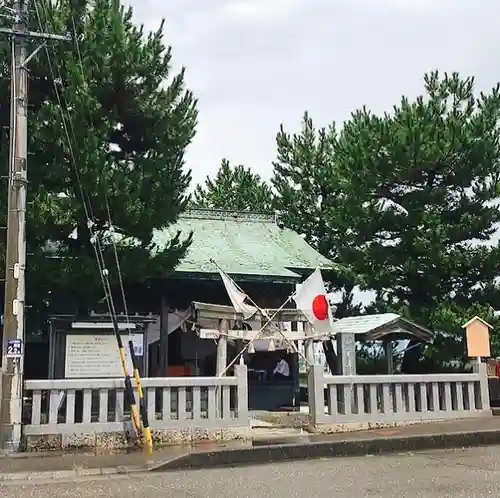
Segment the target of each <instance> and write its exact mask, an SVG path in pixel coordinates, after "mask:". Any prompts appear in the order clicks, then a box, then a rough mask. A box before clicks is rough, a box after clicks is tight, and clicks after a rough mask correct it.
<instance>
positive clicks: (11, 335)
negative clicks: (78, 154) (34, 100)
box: [0, 0, 68, 451]
mask: <svg viewBox="0 0 500 498" xmlns="http://www.w3.org/2000/svg"><path fill="white" fill-rule="evenodd" d="M3 9H4V10H5V9H7V12H8V13H9V14H11V16H12V21H13V25H12V27H11V28H4V27H2V28H0V34H2V35H4V36H5V35H6V36H8V37H9V39H10V42H11V50H12V61H11V62H12V68H11V126H10V150H9V179H8V220H7V251H6V268H5V303H4V326H3V340H2V400H1V406H0V417H1V419H0V442H1V444H2V446H3V448H4V449H7V450H14V451H18V450H19V449H20V447H21V428H22V401H23V400H22V392H23V377H24V355H23V353H24V352H23V349H24V341H25V314H24V310H25V269H26V191H27V182H28V176H27V152H28V151H27V147H28V126H27V125H28V112H27V109H28V74H27V64H28V63H29V61H30V60H31V59H32V58H33V57H34V55H35V54H36V53H37V52H38V51H39V50H40V46H38V47H37V48H36V49H35V50H34V51H33V52H32V53H31V54H29V55H28V48H27V46H26V42H27V41H28V40H29V41H36V40H38V41H40V42H42V44H45V43H46V42H47V41H50V40H57V41H61V40H65V41H66V40H68V37H67V36H61V35H55V34H50V33H43V32H33V31H29V30H28V25H27V9H26V2H25V0H16V1H15V2H14V4H13V8H12V9H11V8H10V7H6V6H5V5H3Z"/></svg>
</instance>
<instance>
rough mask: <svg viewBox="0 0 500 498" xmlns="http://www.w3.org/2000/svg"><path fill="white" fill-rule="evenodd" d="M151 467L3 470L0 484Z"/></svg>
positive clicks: (103, 473)
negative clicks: (30, 470) (33, 470)
mask: <svg viewBox="0 0 500 498" xmlns="http://www.w3.org/2000/svg"><path fill="white" fill-rule="evenodd" d="M149 470H151V467H144V466H138V467H132V466H128V467H106V468H97V469H85V468H82V469H79V468H75V469H72V470H52V471H50V470H49V471H35V472H4V473H0V484H2V483H3V484H7V483H8V482H13V481H37V480H43V481H47V480H49V481H52V480H67V479H70V480H71V479H78V478H80V477H102V476H112V475H124V474H132V473H136V472H147V471H149Z"/></svg>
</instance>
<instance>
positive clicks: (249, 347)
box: [247, 342, 255, 354]
mask: <svg viewBox="0 0 500 498" xmlns="http://www.w3.org/2000/svg"><path fill="white" fill-rule="evenodd" d="M247 351H248V354H254V353H255V347H254V345H253V342H251V343H250V344H249V345H248V349H247Z"/></svg>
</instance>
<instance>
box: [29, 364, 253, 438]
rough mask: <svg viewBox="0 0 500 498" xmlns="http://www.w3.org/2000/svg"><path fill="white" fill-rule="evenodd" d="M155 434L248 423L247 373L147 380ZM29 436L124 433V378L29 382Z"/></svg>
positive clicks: (237, 370) (241, 369) (239, 369)
mask: <svg viewBox="0 0 500 498" xmlns="http://www.w3.org/2000/svg"><path fill="white" fill-rule="evenodd" d="M142 387H143V390H144V394H145V403H146V407H147V412H148V418H149V422H150V427H151V428H152V429H153V430H172V429H174V430H176V429H177V430H182V429H198V428H199V429H218V428H226V427H241V426H246V425H248V424H249V416H248V392H247V372H246V367H245V366H240V365H239V366H237V367H235V375H234V377H174V378H171V377H169V378H144V379H142ZM25 393H26V402H25V409H24V413H23V418H24V424H25V428H24V433H25V435H26V436H35V435H43V434H62V435H65V434H87V433H105V432H106V433H112V432H123V430H124V424H125V422H126V420H127V415H128V409H127V407H126V406H125V403H124V381H123V379H75V380H69V379H64V380H28V381H26V382H25Z"/></svg>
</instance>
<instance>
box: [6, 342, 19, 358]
mask: <svg viewBox="0 0 500 498" xmlns="http://www.w3.org/2000/svg"><path fill="white" fill-rule="evenodd" d="M22 355H23V341H22V340H21V339H8V340H7V358H21V356H22Z"/></svg>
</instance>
